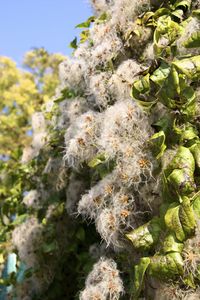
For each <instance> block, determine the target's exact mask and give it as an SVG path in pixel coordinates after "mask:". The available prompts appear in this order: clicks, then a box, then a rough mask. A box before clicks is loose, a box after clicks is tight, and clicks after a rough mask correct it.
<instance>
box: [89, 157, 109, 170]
mask: <svg viewBox="0 0 200 300" xmlns="http://www.w3.org/2000/svg"><path fill="white" fill-rule="evenodd" d="M107 159H108V157H107V156H106V154H104V153H100V154H97V155H96V156H95V157H94V158H93V159H92V160H91V161H89V163H88V166H89V167H90V168H95V167H96V166H98V165H100V164H103V163H105V161H106V160H107Z"/></svg>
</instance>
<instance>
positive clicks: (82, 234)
mask: <svg viewBox="0 0 200 300" xmlns="http://www.w3.org/2000/svg"><path fill="white" fill-rule="evenodd" d="M76 238H77V239H79V240H80V241H84V240H85V230H84V228H83V227H79V229H78V231H77V232H76Z"/></svg>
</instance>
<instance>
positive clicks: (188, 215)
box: [179, 197, 196, 235]
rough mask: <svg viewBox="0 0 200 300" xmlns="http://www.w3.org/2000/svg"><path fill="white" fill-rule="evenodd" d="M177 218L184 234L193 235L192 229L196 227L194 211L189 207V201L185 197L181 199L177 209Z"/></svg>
mask: <svg viewBox="0 0 200 300" xmlns="http://www.w3.org/2000/svg"><path fill="white" fill-rule="evenodd" d="M179 218H180V221H181V225H182V227H183V230H184V232H185V233H186V234H187V235H191V234H192V233H194V229H195V226H196V222H195V217H194V211H193V208H192V206H191V205H190V200H189V198H187V197H183V201H182V203H181V205H180V209H179Z"/></svg>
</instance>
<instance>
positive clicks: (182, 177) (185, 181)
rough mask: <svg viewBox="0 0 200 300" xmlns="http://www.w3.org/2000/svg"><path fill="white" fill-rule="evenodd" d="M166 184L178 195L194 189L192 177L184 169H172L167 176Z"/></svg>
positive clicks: (186, 193)
mask: <svg viewBox="0 0 200 300" xmlns="http://www.w3.org/2000/svg"><path fill="white" fill-rule="evenodd" d="M167 181H168V184H169V185H170V186H171V188H173V189H174V191H176V192H177V193H178V194H179V195H180V196H185V195H189V194H191V193H192V192H193V191H194V189H195V184H194V177H193V176H192V175H191V174H190V173H189V172H188V170H184V169H174V170H173V171H172V172H171V174H170V175H169V176H168V177H167Z"/></svg>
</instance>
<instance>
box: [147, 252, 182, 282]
mask: <svg viewBox="0 0 200 300" xmlns="http://www.w3.org/2000/svg"><path fill="white" fill-rule="evenodd" d="M148 270H149V274H150V275H151V276H153V277H157V278H159V279H160V278H162V279H174V278H175V277H176V276H178V275H179V276H180V275H182V274H183V259H182V256H181V255H180V253H178V252H172V253H168V254H166V255H154V256H153V257H152V258H151V262H150V264H149V269H148Z"/></svg>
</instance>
